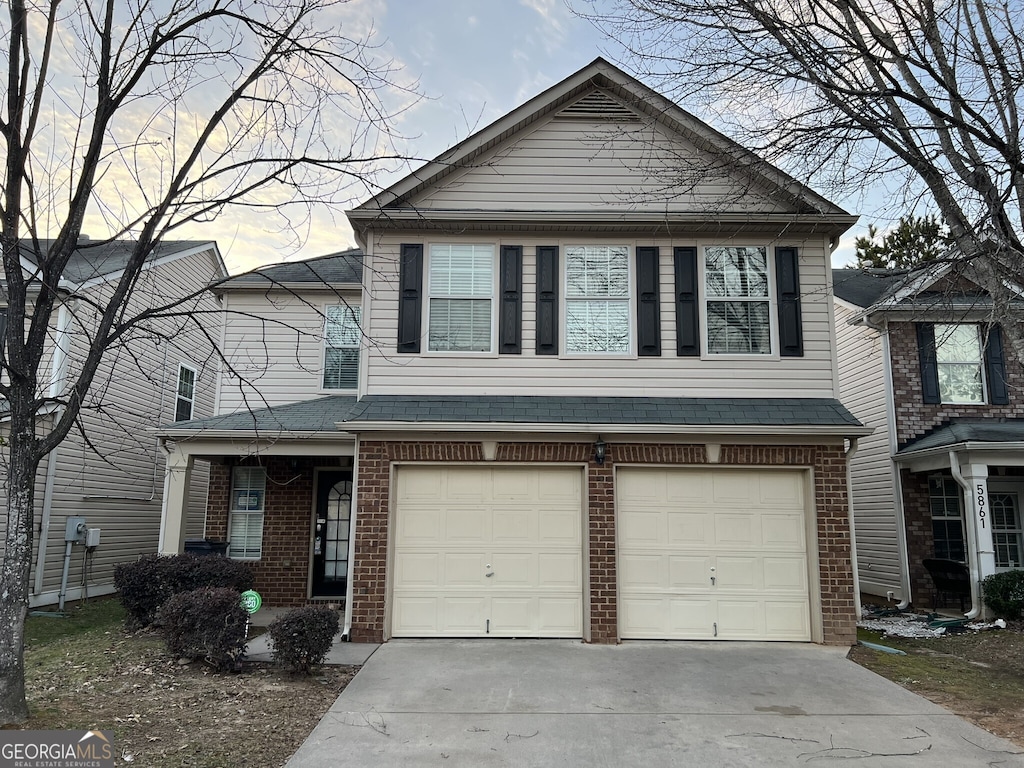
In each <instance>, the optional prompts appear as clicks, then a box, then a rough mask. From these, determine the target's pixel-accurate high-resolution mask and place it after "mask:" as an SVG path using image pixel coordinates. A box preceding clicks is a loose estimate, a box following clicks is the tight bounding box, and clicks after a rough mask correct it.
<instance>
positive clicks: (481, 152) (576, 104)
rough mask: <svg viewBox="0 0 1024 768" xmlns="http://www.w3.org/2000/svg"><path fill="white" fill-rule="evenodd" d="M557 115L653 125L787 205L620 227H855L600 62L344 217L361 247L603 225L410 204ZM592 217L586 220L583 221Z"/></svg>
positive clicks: (624, 220)
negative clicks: (451, 226) (521, 228)
mask: <svg viewBox="0 0 1024 768" xmlns="http://www.w3.org/2000/svg"><path fill="white" fill-rule="evenodd" d="M555 115H558V116H559V117H569V118H582V119H587V118H593V117H594V116H595V115H601V116H604V117H606V118H611V119H612V120H619V121H625V122H628V121H630V120H631V119H632V120H637V119H642V120H646V121H654V122H656V123H657V124H658V125H659V126H662V127H663V128H664V129H666V130H668V131H670V132H672V133H674V134H676V135H679V136H681V137H684V138H685V139H686V140H687V142H689V143H691V144H693V145H694V146H696V147H698V148H700V149H702V150H704V151H706V152H708V153H713V154H714V156H715V157H717V158H720V160H719V163H720V164H721V165H722V166H723V167H724V168H725V169H727V170H728V172H729V173H730V174H731V175H735V176H740V177H742V178H744V179H747V180H749V181H750V183H752V184H756V185H757V186H758V187H759V188H763V189H765V190H766V191H767V193H768V196H770V197H771V198H772V199H773V200H775V201H785V203H786V204H787V206H788V208H789V210H787V211H786V212H785V213H752V212H750V211H749V210H740V208H742V206H740V207H739V208H738V209H737V210H733V211H728V212H725V213H720V212H718V211H717V210H714V209H709V207H708V206H707V205H693V206H691V207H690V208H688V209H676V208H674V207H673V205H672V204H671V203H670V202H669V201H666V202H665V204H664V205H662V206H661V207H660V208H659V209H658V210H657V211H652V210H641V209H640V207H637V206H634V207H633V208H630V207H629V206H624V207H621V208H616V209H615V217H616V221H615V223H616V224H617V225H618V226H624V225H628V224H634V225H639V224H643V225H644V226H646V227H650V226H651V225H661V226H666V225H668V224H670V223H675V222H686V223H690V224H692V225H694V226H697V225H704V226H711V227H713V228H717V227H718V226H720V225H721V224H723V223H726V222H729V223H731V224H735V225H741V224H750V223H752V222H753V223H760V224H762V225H763V223H765V222H773V221H777V222H778V223H782V222H785V223H787V224H788V225H789V227H790V228H791V230H792V228H793V227H797V226H804V227H808V226H809V227H813V228H814V230H815V231H819V232H820V231H825V232H828V233H829V234H830V235H831V236H832V237H838V235H839V234H841V233H842V232H845V231H846V230H847V229H848V228H849V227H850V226H852V224H853V223H854V222H855V221H856V219H857V217H856V216H852V215H851V214H849V213H848V212H846V211H845V210H843V209H842V208H840V207H839V206H837V205H835V204H834V203H832V202H830V201H828V200H826V199H825V198H824V197H822V196H821V195H819V194H817V193H816V192H814V191H812V190H811V189H809V188H808V187H806V186H804V185H803V184H801V183H799V182H798V181H796V180H795V179H794V178H793V177H791V176H789V175H788V174H786V173H784V172H783V171H781V170H779V169H778V168H776V167H774V166H773V165H771V164H769V163H767V162H765V161H764V160H762V159H760V158H759V157H757V156H756V155H755V154H754V153H752V152H750V151H749V150H747V149H744V148H743V147H741V146H740V145H738V144H737V143H736V142H734V141H732V140H731V139H729V138H727V137H726V136H724V135H723V134H721V133H719V132H718V131H716V130H714V129H713V128H711V127H710V126H708V125H707V124H706V123H704V122H702V121H700V120H698V119H697V118H696V117H695V116H693V115H692V114H690V113H689V112H687V111H685V110H683V109H682V108H681V107H679V106H678V105H677V104H675V103H673V102H672V101H670V100H669V99H666V98H665V97H664V96H662V95H660V94H658V93H657V92H655V91H653V90H652V89H651V88H649V87H647V86H646V85H644V84H643V83H641V82H640V81H638V80H636V79H635V78H633V77H630V76H629V75H627V74H626V73H625V72H623V71H622V70H620V69H618V68H617V67H615V66H613V65H612V64H610V63H608V62H607V61H605V60H604V59H602V58H598V59H595V60H594V61H593V62H591V63H590V64H588V65H587V66H585V67H583V68H582V69H580V70H579V71H578V72H576V73H574V74H572V75H570V76H569V77H567V78H566V79H564V80H563V81H561V82H560V83H558V84H556V85H554V86H552V87H551V88H549V89H547V90H546V91H544V92H543V93H541V94H539V95H538V96H536V97H534V98H532V99H530V100H529V101H527V102H526V103H525V104H523V105H521V106H520V107H518V108H516V109H514V110H512V111H511V112H509V113H508V114H506V115H505V116H504V117H502V118H499V119H498V120H497V121H495V122H494V123H492V124H490V125H489V126H487V127H486V128H483V129H482V130H480V131H477V132H476V133H474V134H473V135H472V136H470V137H468V138H467V139H465V140H463V141H462V142H460V143H458V144H456V145H455V146H454V147H452V148H451V149H449V150H447V151H446V152H444V153H442V154H441V155H439V156H438V157H437V158H435V159H434V160H432V161H430V162H428V163H426V164H425V165H424V166H422V167H421V168H419V169H417V170H416V171H414V172H412V173H410V174H409V175H407V176H406V177H404V178H403V179H401V180H400V181H398V182H397V183H395V184H393V185H391V186H390V187H388V188H387V189H386V190H384V191H383V192H381V193H379V194H377V195H375V196H374V197H372V198H371V199H370V200H368V201H366V202H364V203H362V204H361V205H359V206H357V207H356V208H355V209H353V210H350V211H348V212H347V215H348V218H349V221H350V222H351V224H352V226H353V229H354V230H355V232H356V235H357V237H358V238H360V240H362V238H363V237H364V235H365V232H366V230H367V229H368V228H369V227H370V226H373V227H378V228H385V227H402V226H405V227H409V226H428V225H429V224H431V223H432V222H444V221H458V222H459V223H460V224H461V225H462V226H463V228H468V227H471V226H474V225H477V226H483V223H484V222H494V221H503V222H505V221H510V220H524V219H529V220H530V221H531V222H532V223H533V226H534V228H538V227H542V226H545V225H548V226H552V227H554V226H564V225H565V223H567V222H574V223H576V224H579V223H580V222H581V221H582V222H583V223H586V224H590V223H595V224H597V223H601V222H604V223H605V224H606V225H607V224H608V222H607V219H608V211H607V210H584V211H552V210H545V209H544V208H543V206H537V209H536V210H529V211H524V210H504V211H496V210H493V209H492V210H482V209H471V208H469V209H467V208H465V207H463V208H460V209H458V210H443V209H433V208H430V209H419V208H417V207H416V205H415V199H416V198H417V196H419V195H421V194H422V193H423V192H424V191H425V190H427V189H428V188H436V187H440V186H442V185H444V184H445V183H446V181H447V180H449V177H451V176H452V174H455V173H458V172H460V171H463V170H464V169H466V168H468V167H472V166H473V165H474V164H475V163H476V162H478V161H481V160H482V159H483V158H484V157H485V156H486V154H487V153H488V152H490V151H492V150H494V149H495V148H496V147H497V146H498V145H500V144H502V143H503V142H507V141H508V140H509V139H510V137H512V136H514V135H516V134H519V133H521V132H524V131H526V130H527V129H528V128H530V127H531V126H533V125H534V124H536V123H538V122H539V121H542V120H546V119H549V118H552V117H554V116H555ZM588 215H589V217H590V218H589V219H588V218H587V217H588Z"/></svg>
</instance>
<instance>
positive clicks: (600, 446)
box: [594, 435, 608, 467]
mask: <svg viewBox="0 0 1024 768" xmlns="http://www.w3.org/2000/svg"><path fill="white" fill-rule="evenodd" d="M607 451H608V446H607V445H605V444H604V440H602V439H601V436H600V435H598V437H597V442H596V443H594V461H596V462H597V466H599V467H603V466H604V457H605V455H606V453H607Z"/></svg>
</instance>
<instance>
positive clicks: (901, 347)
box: [889, 323, 1024, 447]
mask: <svg viewBox="0 0 1024 768" xmlns="http://www.w3.org/2000/svg"><path fill="white" fill-rule="evenodd" d="M889 346H890V354H891V357H892V389H893V398H894V400H895V406H896V441H897V444H898V445H899V446H901V447H902V446H904V445H906V444H907V443H908V442H909V441H911V440H913V439H914V438H915V437H920V436H921V435H923V434H924V433H925V432H927V431H928V430H930V429H932V428H933V427H937V426H939V425H940V424H942V423H944V422H947V421H949V420H950V419H956V418H976V419H980V418H988V417H1000V416H1002V417H1013V418H1017V417H1024V398H1022V397H1020V396H1019V394H1020V393H1021V392H1024V366H1021V364H1020V363H1019V362H1018V360H1017V358H1016V356H1015V355H1014V352H1013V348H1012V346H1011V345H1010V344H1009V343H1007V342H1005V340H1004V343H1003V355H1004V357H1005V362H1006V383H1007V385H1008V386H1009V389H1010V404H1009V405H949V404H935V405H933V404H927V403H925V402H923V401H922V397H921V360H920V357H919V356H918V353H917V329H916V327H915V325H914V323H891V324H890V326H889Z"/></svg>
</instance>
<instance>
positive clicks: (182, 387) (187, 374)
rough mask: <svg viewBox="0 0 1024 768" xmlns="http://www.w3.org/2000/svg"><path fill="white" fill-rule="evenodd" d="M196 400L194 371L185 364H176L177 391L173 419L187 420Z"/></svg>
mask: <svg viewBox="0 0 1024 768" xmlns="http://www.w3.org/2000/svg"><path fill="white" fill-rule="evenodd" d="M195 402H196V371H195V369H194V368H189V367H188V366H187V365H179V366H178V393H177V397H176V398H175V401H174V420H175V421H189V420H191V419H192V413H193V411H194V409H195Z"/></svg>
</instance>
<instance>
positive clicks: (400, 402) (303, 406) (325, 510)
mask: <svg viewBox="0 0 1024 768" xmlns="http://www.w3.org/2000/svg"><path fill="white" fill-rule="evenodd" d="M348 217H349V221H350V222H351V223H352V226H353V228H354V230H355V233H356V237H357V240H358V242H359V245H360V250H359V252H358V253H357V252H346V253H342V254H337V255H334V256H331V257H327V258H325V259H323V260H313V261H310V262H305V263H303V264H302V265H284V266H278V267H273V268H270V269H267V270H263V271H261V272H260V273H257V274H255V275H250V276H246V277H244V278H238V279H237V280H233V281H229V282H228V283H226V284H225V285H223V286H222V287H221V289H222V290H223V291H224V293H225V295H226V297H227V299H226V304H225V306H226V307H227V308H228V310H229V311H228V315H227V321H226V331H225V338H226V350H227V358H228V361H229V363H230V365H229V369H230V370H227V371H226V374H225V376H224V377H223V379H222V380H223V384H222V389H221V397H222V400H221V403H222V406H221V415H219V416H218V417H216V418H214V419H210V420H206V421H201V422H192V423H188V424H183V425H179V426H177V427H176V428H174V429H167V430H165V431H164V435H165V440H166V445H167V449H168V451H169V453H170V455H171V457H172V458H171V460H170V461H171V463H170V468H171V471H170V472H169V474H168V479H167V488H168V492H167V494H166V499H167V507H166V510H165V530H164V537H163V544H162V547H163V551H166V552H174V551H178V550H179V549H180V547H181V543H182V540H183V538H184V530H183V528H184V523H183V519H184V516H183V514H182V512H181V510H182V509H183V498H184V492H183V490H182V489H183V488H184V487H185V483H186V481H187V479H188V477H189V472H190V467H191V463H192V462H193V461H194V460H195V458H197V457H202V458H206V459H212V460H214V461H215V462H216V463H215V466H214V468H213V472H212V479H211V489H210V502H209V510H208V517H207V531H208V533H211V534H213V535H226V536H227V537H228V538H229V539H230V542H231V543H230V547H229V554H230V555H231V556H235V557H241V558H245V559H248V560H250V561H252V563H253V565H254V567H255V569H256V572H257V575H258V581H259V585H258V587H257V588H258V589H260V590H262V591H264V592H265V597H266V598H267V602H268V603H270V604H272V605H288V604H300V603H304V602H306V601H309V600H318V599H323V600H334V601H337V602H339V603H340V602H342V600H341V599H340V598H342V597H343V601H344V605H345V632H346V634H348V635H349V637H350V638H351V639H352V640H361V641H380V640H384V639H388V638H391V637H575V638H582V639H584V640H587V641H591V642H616V641H618V640H619V639H628V638H663V639H714V638H717V639H723V640H724V639H758V640H795V641H815V642H827V643H849V642H850V641H852V640H853V638H854V622H855V615H854V613H855V611H854V602H855V600H854V581H853V571H852V565H851V561H852V554H851V540H850V519H849V507H848V504H847V493H846V472H847V467H846V453H847V450H848V448H849V446H850V445H852V444H854V443H855V442H856V440H857V438H858V437H859V436H861V435H863V434H866V433H867V431H868V430H867V429H865V428H864V427H862V426H861V425H860V424H859V423H858V422H857V421H856V420H855V419H854V418H853V416H852V415H851V414H850V413H849V412H848V411H847V410H846V409H845V408H843V407H842V405H840V403H839V400H838V394H839V384H838V377H837V372H836V362H835V354H834V338H835V328H834V323H833V315H832V309H831V304H830V295H831V270H830V265H829V257H830V253H831V250H832V249H833V247H834V246H835V244H836V243H837V241H838V238H839V236H840V235H841V234H842V233H843V232H844V231H846V229H848V228H849V227H850V226H851V224H852V223H853V222H854V221H855V217H854V216H851V215H850V214H848V213H846V212H845V211H843V210H842V209H840V208H838V207H837V206H835V205H834V204H832V203H830V202H828V201H827V200H825V199H823V198H822V197H820V196H819V195H817V194H815V193H814V192H812V191H811V190H809V189H807V188H806V187H803V186H801V185H800V184H798V183H797V182H795V181H794V180H793V179H792V178H790V177H788V176H787V175H785V174H784V173H782V172H781V171H779V170H778V169H776V168H774V167H772V166H770V165H768V164H766V163H764V162H762V161H760V160H759V159H758V158H756V157H754V156H752V155H751V154H750V153H749V152H747V151H745V150H744V149H742V148H741V147H739V146H737V145H736V144H735V143H733V142H731V141H730V140H728V139H727V138H725V137H724V136H722V135H721V134H719V133H717V132H716V131H714V130H713V129H712V128H710V127H709V126H707V125H705V124H703V123H702V122H700V121H699V120H697V119H696V118H694V117H693V116H692V115H690V114H688V113H687V112H685V111H684V110H682V109H680V108H679V107H678V106H677V105H675V104H673V103H672V102H670V101H669V100H667V99H665V98H663V97H662V96H660V95H659V94H657V93H655V92H653V91H652V90H650V89H649V88H647V87H646V86H644V85H643V84H641V83H639V82H638V81H636V80H634V79H633V78H631V77H629V76H628V75H626V74H624V73H623V72H621V71H620V70H618V69H617V68H615V67H613V66H612V65H610V64H608V63H607V62H605V61H603V60H601V59H598V60H596V61H595V62H593V63H592V64H590V65H588V66H587V67H584V68H583V69H582V70H580V71H579V72H577V73H575V74H573V75H571V76H570V77H568V78H567V79H565V80H564V81H562V82H560V83H558V84H557V85H555V86H553V87H552V88H550V89H548V90H547V91H545V92H544V93H542V94H540V95H539V96H537V97H535V98H533V99H531V100H530V101H528V102H527V103H525V104H523V105H522V106H521V107H519V108H517V109H515V110H513V111H512V112H511V113H509V114H508V115H506V116H505V117H503V118H501V119H500V120H498V121H497V122H495V123H493V124H492V125H490V126H488V127H486V128H484V129H483V130H481V131H479V132H478V133H476V134H474V135H473V136H471V137H470V138H468V139H466V140H465V141H463V142H462V143H460V144H458V145H457V146H455V147H453V148H452V149H451V150H449V151H448V152H446V153H444V154H443V155H441V156H440V157H438V158H437V159H436V160H434V161H433V162H431V163H428V164H427V165H425V166H424V167H423V168H421V169H419V170H418V171H416V172H414V173H412V174H410V175H409V176H408V177H406V178H405V179H403V180H401V181H399V182H398V183H396V184H395V185H393V186H392V187H390V188H389V189H387V190H385V191H383V192H382V193H380V194H379V195H377V196H376V197H374V198H372V199H371V200H369V201H367V202H366V203H364V204H362V205H360V206H359V207H357V208H355V209H354V210H352V211H350V212H349V213H348ZM260 307H262V309H261V308H260ZM231 308H237V309H240V310H241V314H240V315H238V316H233V315H232V312H231V311H230V310H231ZM302 328H306V329H307V330H308V331H310V332H311V333H309V334H305V335H304V334H303V333H301V332H300V331H301V329H302ZM257 331H258V333H257ZM246 378H249V379H254V378H255V381H254V382H253V383H252V384H251V385H250V384H248V383H246V382H245V379H246ZM253 409H256V410H253Z"/></svg>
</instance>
